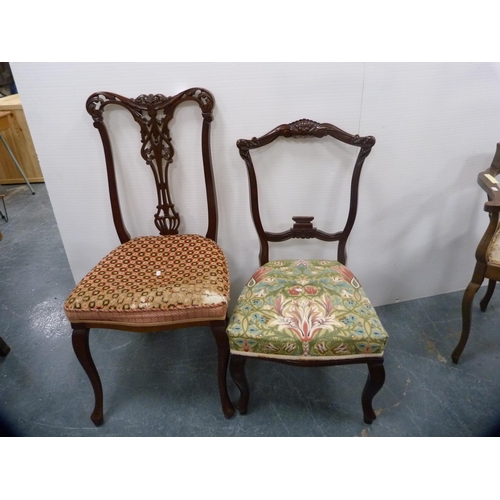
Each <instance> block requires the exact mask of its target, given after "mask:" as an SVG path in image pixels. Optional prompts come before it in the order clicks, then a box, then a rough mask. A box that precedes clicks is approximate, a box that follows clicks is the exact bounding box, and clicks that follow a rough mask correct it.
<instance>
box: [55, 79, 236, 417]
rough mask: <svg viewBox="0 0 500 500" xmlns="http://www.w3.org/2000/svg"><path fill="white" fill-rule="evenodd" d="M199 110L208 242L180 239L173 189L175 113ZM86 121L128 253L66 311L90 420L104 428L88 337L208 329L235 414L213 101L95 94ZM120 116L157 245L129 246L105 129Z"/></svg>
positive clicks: (145, 240)
mask: <svg viewBox="0 0 500 500" xmlns="http://www.w3.org/2000/svg"><path fill="white" fill-rule="evenodd" d="M189 101H192V102H194V103H196V104H197V105H198V107H199V108H200V110H201V118H202V128H201V154H202V163H203V168H202V169H201V168H200V173H201V172H202V171H203V176H204V185H205V189H206V199H207V208H208V223H207V230H206V235H205V236H200V235H198V234H179V227H180V224H181V216H180V214H179V212H178V211H177V209H176V207H175V205H174V202H173V198H172V190H171V187H170V184H169V175H168V174H169V167H170V166H171V165H172V162H173V161H174V143H173V140H172V137H171V131H170V127H169V125H170V123H171V121H172V118H173V117H174V111H175V110H176V109H177V107H178V106H179V105H181V104H183V103H185V102H189ZM86 107H87V111H88V112H89V114H90V115H91V116H92V119H93V121H94V127H96V128H97V130H98V131H99V133H100V136H101V139H102V144H103V147H104V156H105V162H106V169H107V176H108V184H109V194H110V199H111V208H112V215H113V221H114V225H115V228H116V231H117V234H118V237H119V239H120V242H121V245H120V246H119V247H117V248H116V249H114V250H113V251H112V252H111V253H109V254H108V255H107V256H106V257H105V258H103V259H102V260H101V261H100V262H99V263H98V264H97V265H96V266H95V267H94V268H93V269H92V270H91V271H90V272H89V273H88V274H87V275H86V276H85V277H84V278H83V279H82V281H81V282H80V283H79V284H78V285H77V286H76V288H75V289H74V290H73V291H72V293H71V294H70V295H69V297H68V299H67V300H66V302H65V304H64V309H65V312H66V316H67V317H68V319H69V320H70V322H71V326H72V328H73V335H72V342H73V347H74V351H75V354H76V356H77V358H78V360H79V361H80V363H81V365H82V367H83V368H84V370H85V372H86V373H87V375H88V377H89V380H90V382H91V384H92V387H93V389H94V396H95V406H94V410H93V412H92V415H91V420H92V421H93V422H94V424H95V425H100V424H101V423H102V422H103V393H102V385H101V381H100V378H99V374H98V372H97V368H96V366H95V364H94V362H93V360H92V356H91V354H90V347H89V332H90V329H91V328H107V329H114V330H126V331H138V332H149V331H163V330H169V329H177V328H181V327H186V326H199V325H207V326H210V328H211V330H212V333H213V335H214V338H215V340H216V344H217V355H218V368H217V377H218V387H219V394H220V398H221V405H222V410H223V413H224V415H225V416H226V417H230V416H231V415H232V414H233V413H234V408H233V405H232V404H231V401H230V400H229V396H228V393H227V389H226V372H227V365H228V360H229V344H228V339H227V336H226V333H225V327H226V319H227V307H228V301H229V273H228V267H227V262H226V259H225V256H224V254H223V252H222V250H221V249H220V247H219V246H218V245H217V244H216V242H215V240H216V236H217V204H216V196H215V183H214V176H213V171H212V160H211V152H210V125H211V122H212V118H213V115H212V110H213V107H214V98H213V96H212V94H211V93H210V92H208V91H207V90H205V89H202V88H191V89H188V90H186V91H184V92H181V93H179V94H177V95H175V96H173V97H165V96H164V95H161V94H156V95H141V96H139V97H137V98H135V99H128V98H125V97H122V96H120V95H118V94H114V93H111V92H97V93H94V94H92V95H91V96H90V97H89V98H88V100H87V104H86ZM112 107H115V108H116V107H121V108H124V109H126V110H128V111H129V112H130V113H131V115H132V117H133V119H134V120H135V122H136V123H137V124H138V125H139V132H140V137H141V148H140V154H141V156H142V158H143V159H144V161H145V162H146V164H147V165H149V167H151V171H152V174H153V177H154V181H155V185H156V191H157V207H156V208H157V211H156V213H155V214H154V224H155V225H156V228H157V229H158V232H159V235H158V236H140V237H135V238H131V236H130V233H129V231H128V230H127V228H126V227H125V223H124V217H123V215H122V210H121V207H120V199H119V193H118V187H117V186H118V181H117V172H116V171H115V155H114V152H116V148H115V150H113V146H112V141H111V140H110V134H109V133H108V128H107V125H106V124H105V116H107V115H108V113H107V112H106V113H105V111H107V110H108V108H112Z"/></svg>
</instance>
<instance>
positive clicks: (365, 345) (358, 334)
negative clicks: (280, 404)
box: [227, 260, 387, 361]
mask: <svg viewBox="0 0 500 500" xmlns="http://www.w3.org/2000/svg"><path fill="white" fill-rule="evenodd" d="M227 333H228V335H229V343H230V346H231V352H232V353H233V354H239V353H244V354H245V355H246V356H256V357H267V358H276V359H290V360H304V361H307V360H310V359H311V358H321V359H323V360H334V359H348V358H354V357H356V356H362V357H366V356H381V355H382V354H383V352H384V347H385V344H386V342H387V332H386V331H385V330H384V327H383V326H382V324H381V323H380V320H379V318H378V316H377V313H376V312H375V309H374V308H373V306H372V304H371V303H370V301H369V299H368V298H367V296H366V295H365V293H364V291H363V288H362V287H361V286H360V284H359V282H358V280H357V279H356V278H355V277H354V275H353V274H352V273H351V272H350V271H349V269H347V268H346V267H345V266H343V265H342V264H340V263H339V262H337V261H322V260H298V261H294V260H281V261H271V262H268V263H267V264H265V265H264V266H262V267H261V268H259V269H258V270H257V271H256V272H255V273H254V275H253V276H252V278H251V279H250V280H249V282H248V283H247V285H246V286H245V288H244V289H243V291H242V293H241V295H240V297H239V299H238V303H237V304H236V307H235V309H234V311H233V314H232V316H231V320H230V323H229V326H228V329H227Z"/></svg>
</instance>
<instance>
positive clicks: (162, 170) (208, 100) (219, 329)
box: [71, 88, 234, 425]
mask: <svg viewBox="0 0 500 500" xmlns="http://www.w3.org/2000/svg"><path fill="white" fill-rule="evenodd" d="M187 101H193V102H195V103H196V104H197V105H198V106H199V108H200V110H201V113H202V116H203V124H202V131H201V149H202V159H203V171H204V178H205V186H206V197H207V207H208V227H207V232H206V238H209V239H211V240H213V241H216V238H217V201H216V193H215V182H214V176H213V168H212V158H211V148H210V125H211V122H212V119H213V114H212V110H213V107H214V103H215V100H214V97H213V95H212V94H211V93H210V92H209V91H207V90H206V89H203V88H191V89H188V90H186V91H184V92H181V93H179V94H177V95H175V96H173V97H166V96H164V95H162V94H156V95H152V94H149V95H140V96H139V97H137V98H135V99H128V98H126V97H123V96H120V95H118V94H115V93H112V92H96V93H94V94H92V95H91V96H90V97H89V98H88V99H87V102H86V109H87V111H88V113H89V114H90V115H91V116H92V119H93V121H94V127H95V128H97V130H98V131H99V134H100V137H101V139H102V144H103V148H104V156H105V161H106V170H107V177H108V184H109V196H110V200H111V209H112V215H113V221H114V225H115V228H116V232H117V234H118V237H119V239H120V242H121V243H122V244H123V243H126V242H128V241H129V240H130V239H131V237H130V234H129V232H128V230H127V229H126V227H125V223H124V221H123V217H122V213H121V209H120V202H119V195H118V189H117V180H116V172H115V162H114V158H113V152H112V147H111V142H110V138H109V134H108V131H107V128H106V125H105V123H104V117H103V113H104V111H105V109H106V108H107V107H108V106H111V105H114V106H120V107H122V108H124V109H127V110H128V111H129V112H130V113H131V114H132V116H133V118H134V120H135V121H136V122H137V124H138V125H139V127H140V133H141V140H142V147H141V156H142V158H143V159H144V160H145V162H146V163H147V164H148V165H149V166H150V167H151V169H152V172H153V175H154V179H155V184H156V190H157V198H158V204H157V212H156V214H155V215H154V222H155V225H156V227H157V229H158V231H159V234H160V235H176V234H178V232H179V225H180V215H179V213H178V212H177V211H176V209H175V206H174V203H173V201H172V198H171V194H170V188H169V180H168V169H169V166H170V165H171V163H172V162H173V156H174V148H173V144H172V140H171V136H170V131H169V123H170V121H171V119H172V118H173V116H174V111H175V109H176V108H177V106H178V105H179V104H182V103H184V102H187ZM226 323H227V321H226V320H216V321H202V322H197V321H187V322H185V323H183V324H173V325H172V324H166V325H162V326H161V327H148V326H137V327H134V326H126V327H123V326H119V325H118V326H117V325H113V324H106V325H103V324H101V323H94V322H89V323H72V324H71V326H72V328H73V335H72V343H73V348H74V351H75V354H76V356H77V358H78V360H79V361H80V363H81V365H82V367H83V369H84V370H85V372H86V374H87V376H88V377H89V380H90V382H91V384H92V387H93V390H94V396H95V405H94V410H93V412H92V414H91V420H92V421H93V422H94V424H95V425H101V424H102V422H103V391H102V384H101V380H100V377H99V374H98V372H97V369H96V366H95V364H94V361H93V359H92V356H91V353H90V347H89V332H90V329H91V328H108V329H117V330H126V331H137V332H151V331H163V330H169V329H177V328H182V327H185V326H202V325H205V326H210V328H211V330H212V333H213V335H214V338H215V341H216V345H217V353H218V368H217V376H218V387H219V393H220V399H221V405H222V410H223V413H224V415H225V416H226V417H227V418H229V417H230V416H232V415H233V413H234V407H233V405H232V403H231V401H230V399H229V396H228V393H227V387H226V373H227V367H228V361H229V343H228V339H227V336H226V333H225V329H226Z"/></svg>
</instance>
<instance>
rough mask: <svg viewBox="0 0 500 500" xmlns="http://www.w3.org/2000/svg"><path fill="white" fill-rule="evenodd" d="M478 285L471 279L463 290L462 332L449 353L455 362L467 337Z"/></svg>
mask: <svg viewBox="0 0 500 500" xmlns="http://www.w3.org/2000/svg"><path fill="white" fill-rule="evenodd" d="M480 285H481V284H480V283H474V282H473V281H471V282H470V283H469V286H468V287H467V288H466V289H465V292H464V297H463V299H462V334H461V336H460V340H459V342H458V344H457V347H455V350H454V351H453V353H452V354H451V359H452V361H453V363H455V364H456V363H458V359H459V358H460V355H461V354H462V351H463V350H464V348H465V345H466V344H467V340H468V338H469V333H470V327H471V317H472V301H473V299H474V296H475V295H476V292H477V291H478V289H479V287H480ZM486 293H488V292H486Z"/></svg>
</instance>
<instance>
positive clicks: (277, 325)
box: [227, 119, 387, 423]
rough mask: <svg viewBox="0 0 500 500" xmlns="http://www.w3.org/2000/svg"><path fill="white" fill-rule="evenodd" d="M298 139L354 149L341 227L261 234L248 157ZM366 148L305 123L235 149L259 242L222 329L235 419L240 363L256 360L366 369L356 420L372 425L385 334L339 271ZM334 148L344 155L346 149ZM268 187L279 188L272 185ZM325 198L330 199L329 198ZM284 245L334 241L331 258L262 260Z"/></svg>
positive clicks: (362, 141)
mask: <svg viewBox="0 0 500 500" xmlns="http://www.w3.org/2000/svg"><path fill="white" fill-rule="evenodd" d="M299 138H309V139H308V140H307V142H309V143H310V142H312V143H313V144H314V147H315V148H316V147H318V146H317V145H319V144H320V143H321V144H323V143H324V141H333V142H335V140H336V141H340V142H341V143H344V144H347V145H349V146H353V147H354V148H357V149H359V151H357V150H354V153H355V155H354V156H356V153H357V159H356V162H355V165H354V170H353V172H352V179H351V193H350V207H349V211H348V215H347V221H346V222H345V226H344V228H343V229H342V230H341V231H339V232H333V233H330V232H325V231H323V230H321V229H317V228H316V227H314V226H313V223H312V221H313V219H314V217H310V216H307V217H306V216H295V217H292V219H293V221H294V224H293V226H292V227H291V228H290V229H288V230H286V231H283V232H269V231H267V230H266V229H264V227H263V223H262V219H261V212H260V208H259V198H258V193H259V190H258V187H257V175H256V170H258V169H254V164H253V161H252V157H251V155H250V152H251V151H252V150H255V149H257V148H264V147H265V146H267V145H269V144H270V143H271V142H273V141H275V140H276V139H280V140H281V141H283V140H285V141H291V140H293V139H299ZM320 139H321V141H320ZM286 144H287V146H288V144H289V143H286ZM374 144H375V138H373V137H370V136H369V137H359V136H358V135H350V134H348V133H346V132H344V131H342V130H340V129H338V128H337V127H335V126H333V125H331V124H329V123H321V124H320V123H317V122H314V121H311V120H306V119H302V120H298V121H296V122H293V123H290V124H288V125H286V124H284V125H280V126H278V127H276V128H275V129H273V130H271V131H270V132H269V133H267V134H265V135H263V136H262V137H259V138H255V137H254V138H253V139H250V140H239V141H238V142H237V147H238V149H239V153H240V155H241V157H242V158H243V160H244V161H245V164H246V167H247V170H248V178H249V187H250V204H251V212H252V218H253V222H254V224H255V228H256V231H257V234H258V237H259V240H260V266H261V267H259V269H258V270H257V271H256V272H255V273H254V274H253V276H252V277H251V278H250V280H249V281H248V283H247V284H246V286H245V287H244V289H243V291H242V292H241V294H240V296H239V299H238V302H237V304H236V306H235V308H234V311H233V314H232V315H231V318H230V320H229V324H228V329H227V333H228V337H229V343H230V349H231V356H230V373H231V377H232V379H233V381H234V382H235V384H236V385H237V386H238V388H239V391H240V398H239V401H238V404H237V409H238V411H239V412H240V413H241V414H245V413H246V412H247V405H248V400H249V388H248V383H247V379H246V375H245V370H244V369H245V362H246V360H247V359H248V358H259V359H263V360H264V359H265V360H269V361H277V362H281V363H287V364H291V365H299V366H305V367H316V366H330V365H346V364H354V363H364V364H366V365H367V366H368V379H367V381H366V384H365V387H364V390H363V393H362V396H361V402H362V408H363V414H364V420H365V422H366V423H371V422H373V420H374V419H375V418H376V417H375V413H374V411H373V408H372V400H373V397H374V396H375V394H377V392H378V391H379V390H380V389H381V388H382V386H383V384H384V380H385V371H384V365H383V362H384V348H385V345H386V341H387V333H386V331H385V330H384V328H383V326H382V324H381V322H380V320H379V318H378V316H377V314H376V312H375V309H374V307H373V306H372V304H371V303H370V301H369V300H368V298H367V297H366V295H365V292H364V291H363V288H362V287H361V286H360V284H359V281H358V280H357V279H356V278H355V277H354V275H353V274H352V273H351V271H350V270H349V269H348V268H347V267H346V266H345V264H346V243H347V239H348V237H349V234H350V232H351V230H352V227H353V224H354V220H355V218H356V210H357V204H358V186H359V177H360V174H361V169H362V167H363V163H364V161H365V159H366V157H367V156H368V155H369V154H370V152H371V149H372V147H373V145H374ZM267 147H268V148H269V146H267ZM342 147H343V148H344V149H346V146H344V145H342ZM347 149H350V148H349V147H347ZM264 154H265V153H264V150H261V152H259V156H260V158H261V159H262V158H263V157H264ZM273 154H274V153H273ZM262 162H264V160H262ZM270 168H271V166H270V165H266V168H265V169H264V168H262V170H261V171H260V174H261V175H262V176H264V175H265V173H266V172H269V170H270ZM331 168H332V167H331V165H325V168H324V179H325V182H326V178H327V174H328V171H329V170H331ZM348 175H350V173H349V174H348ZM311 182H312V185H313V186H314V185H315V183H316V184H317V183H318V179H314V178H312V179H311ZM320 182H321V179H320ZM261 184H264V185H265V184H266V181H265V180H264V181H263V180H262V179H261ZM259 187H260V185H259ZM276 188H277V189H280V187H279V186H276ZM281 189H282V188H281ZM332 195H333V196H331V198H332V200H333V199H335V193H332ZM313 202H314V200H312V201H311V204H312V203H313ZM328 203H330V202H328ZM342 224H344V222H342ZM290 238H301V239H318V240H322V241H324V242H337V243H338V245H337V259H336V260H310V259H308V258H304V259H301V260H294V259H288V260H269V243H270V242H272V243H276V242H284V241H285V240H289V239H290ZM311 243H312V242H309V244H308V247H309V246H310V245H311ZM333 248H335V247H333ZM367 251H368V250H367Z"/></svg>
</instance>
